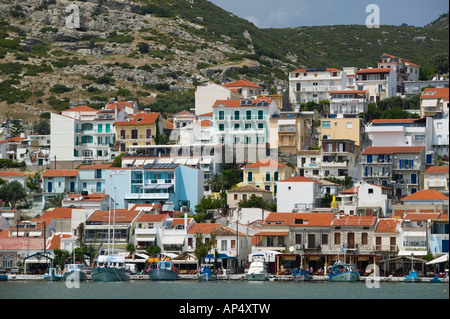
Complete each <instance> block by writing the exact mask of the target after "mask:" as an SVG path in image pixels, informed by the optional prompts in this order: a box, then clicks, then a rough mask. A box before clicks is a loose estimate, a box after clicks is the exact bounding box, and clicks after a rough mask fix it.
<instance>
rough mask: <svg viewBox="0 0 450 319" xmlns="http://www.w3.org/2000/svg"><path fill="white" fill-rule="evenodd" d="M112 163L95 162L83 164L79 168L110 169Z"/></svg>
mask: <svg viewBox="0 0 450 319" xmlns="http://www.w3.org/2000/svg"><path fill="white" fill-rule="evenodd" d="M111 165H112V164H94V165H83V166H80V167H79V168H78V169H108V168H110V167H111Z"/></svg>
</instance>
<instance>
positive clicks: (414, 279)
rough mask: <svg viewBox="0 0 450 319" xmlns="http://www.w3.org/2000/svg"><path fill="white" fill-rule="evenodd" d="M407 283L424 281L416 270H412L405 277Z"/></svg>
mask: <svg viewBox="0 0 450 319" xmlns="http://www.w3.org/2000/svg"><path fill="white" fill-rule="evenodd" d="M404 281H405V282H421V281H422V279H420V278H419V277H418V275H417V271H416V270H415V269H411V270H410V271H409V274H408V275H406V276H405V280H404Z"/></svg>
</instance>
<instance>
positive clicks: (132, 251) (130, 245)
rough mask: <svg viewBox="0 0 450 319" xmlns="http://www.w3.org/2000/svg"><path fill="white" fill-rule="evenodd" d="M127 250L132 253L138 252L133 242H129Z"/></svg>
mask: <svg viewBox="0 0 450 319" xmlns="http://www.w3.org/2000/svg"><path fill="white" fill-rule="evenodd" d="M125 250H126V251H127V252H129V253H130V254H131V255H134V253H135V252H136V247H135V246H134V245H133V244H132V243H128V244H127V246H126V247H125Z"/></svg>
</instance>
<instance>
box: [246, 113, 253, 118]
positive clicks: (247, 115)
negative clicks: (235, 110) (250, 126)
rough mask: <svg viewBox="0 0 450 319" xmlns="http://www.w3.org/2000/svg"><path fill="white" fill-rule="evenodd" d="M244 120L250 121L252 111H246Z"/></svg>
mask: <svg viewBox="0 0 450 319" xmlns="http://www.w3.org/2000/svg"><path fill="white" fill-rule="evenodd" d="M246 119H247V120H251V119H252V111H247V112H246Z"/></svg>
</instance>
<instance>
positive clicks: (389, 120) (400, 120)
mask: <svg viewBox="0 0 450 319" xmlns="http://www.w3.org/2000/svg"><path fill="white" fill-rule="evenodd" d="M415 121H417V119H375V120H372V123H414V122H415Z"/></svg>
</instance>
